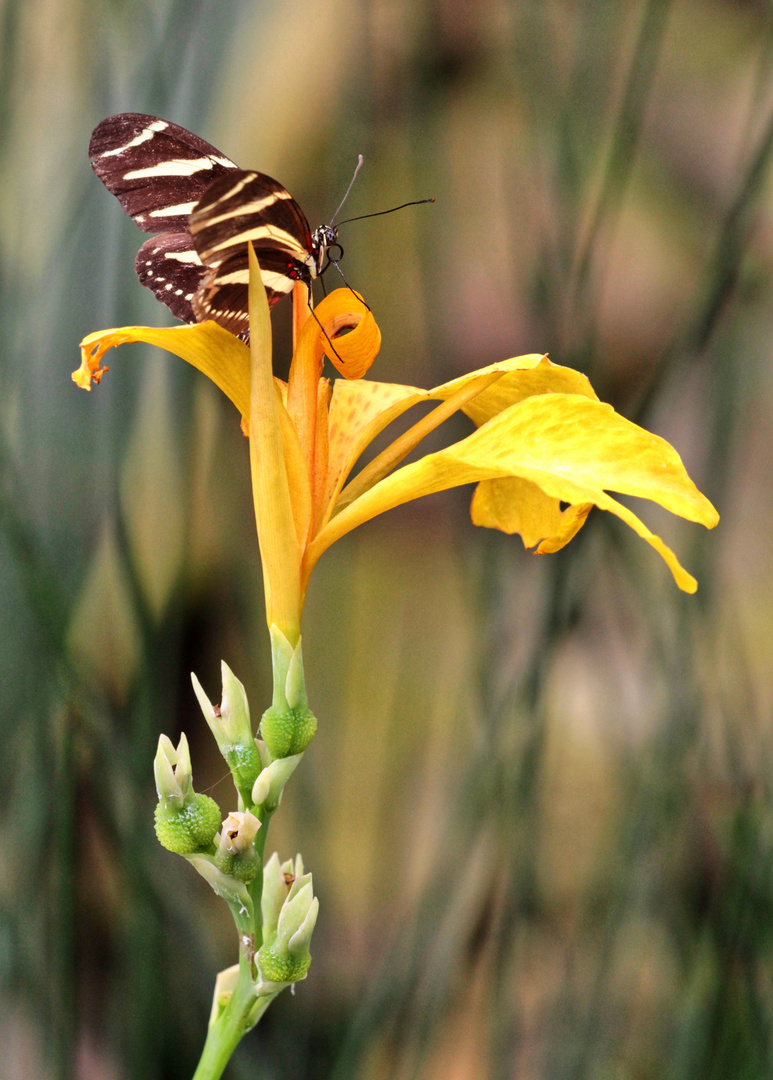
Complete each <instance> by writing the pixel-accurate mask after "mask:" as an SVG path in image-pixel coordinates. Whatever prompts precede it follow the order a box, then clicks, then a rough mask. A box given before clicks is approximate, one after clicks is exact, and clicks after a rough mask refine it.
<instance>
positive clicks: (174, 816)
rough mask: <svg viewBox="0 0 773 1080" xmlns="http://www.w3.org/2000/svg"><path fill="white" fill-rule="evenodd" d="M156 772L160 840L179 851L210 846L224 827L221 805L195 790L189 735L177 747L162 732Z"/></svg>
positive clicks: (184, 853)
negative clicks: (221, 818)
mask: <svg viewBox="0 0 773 1080" xmlns="http://www.w3.org/2000/svg"><path fill="white" fill-rule="evenodd" d="M153 772H154V774H155V777H156V790H157V791H158V805H157V806H156V813H155V821H156V836H157V837H158V840H159V843H160V844H161V845H162V846H163V847H165V848H166V849H167V851H174V852H175V853H176V854H178V855H190V854H192V853H193V852H195V851H201V850H202V849H203V848H206V847H208V846H209V845H210V844H211V843H212V840H213V839H214V837H215V834H216V833H217V830H218V828H219V827H220V807H219V806H218V805H217V803H216V802H215V800H214V799H210V798H209V796H208V795H197V794H196V792H195V791H194V790H193V780H192V775H191V757H190V752H189V750H188V740H187V739H186V738H185V735H181V736H180V742H179V744H178V746H177V749H176V750H175V748H174V745H173V743H172V741H171V739H169V738H168V737H167V736H166V735H161V736H160V738H159V740H158V750H157V752H156V757H155V760H154V762H153Z"/></svg>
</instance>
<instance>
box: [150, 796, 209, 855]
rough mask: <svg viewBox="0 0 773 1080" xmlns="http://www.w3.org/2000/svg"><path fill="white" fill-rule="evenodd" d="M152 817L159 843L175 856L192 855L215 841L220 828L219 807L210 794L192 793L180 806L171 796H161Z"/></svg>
mask: <svg viewBox="0 0 773 1080" xmlns="http://www.w3.org/2000/svg"><path fill="white" fill-rule="evenodd" d="M155 818H156V836H157V837H158V840H159V843H160V844H161V846H162V847H165V848H166V849H167V851H173V852H175V854H177V855H192V854H193V853H194V852H197V851H202V850H203V849H204V848H207V847H209V845H210V844H211V843H212V841H213V840H214V838H215V834H216V833H217V831H218V829H219V828H220V807H219V806H218V805H217V803H216V802H215V800H214V799H210V797H209V795H193V796H192V797H189V799H188V801H187V802H186V803H185V804H184V805H183V806H182V807H180V806H179V805H178V804H177V803H176V802H175V801H174V800H173V799H165V798H162V799H161V800H160V801H159V802H158V803H157V805H156V813H155Z"/></svg>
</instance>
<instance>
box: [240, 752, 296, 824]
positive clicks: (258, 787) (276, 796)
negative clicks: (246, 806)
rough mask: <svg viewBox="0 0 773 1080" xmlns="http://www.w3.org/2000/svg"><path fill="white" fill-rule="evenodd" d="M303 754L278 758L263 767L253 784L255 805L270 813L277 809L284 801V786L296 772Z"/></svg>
mask: <svg viewBox="0 0 773 1080" xmlns="http://www.w3.org/2000/svg"><path fill="white" fill-rule="evenodd" d="M301 756H302V755H301V754H294V755H293V756H292V757H285V758H278V759H277V760H276V761H272V762H271V764H270V765H269V766H268V767H267V768H265V769H263V771H262V772H261V773H260V775H259V776H258V779H257V780H256V781H255V783H254V784H253V785H252V801H253V803H254V805H255V806H263V807H265V809H266V810H268V812H269V813H273V812H274V810H276V808H277V806H279V804H280V802H281V801H282V791H283V790H284V786H285V784H286V783H287V781H288V780H289V779H290V777H291V776H292V774H293V773H294V772H295V770H296V768H297V766H298V762H299V761H300V760H301Z"/></svg>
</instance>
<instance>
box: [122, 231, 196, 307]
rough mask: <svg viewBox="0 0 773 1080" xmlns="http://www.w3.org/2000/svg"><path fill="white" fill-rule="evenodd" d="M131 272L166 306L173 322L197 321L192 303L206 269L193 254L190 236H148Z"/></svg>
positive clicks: (174, 234) (173, 234) (194, 253)
mask: <svg viewBox="0 0 773 1080" xmlns="http://www.w3.org/2000/svg"><path fill="white" fill-rule="evenodd" d="M134 269H135V270H136V271H137V277H138V278H139V279H140V282H141V283H142V284H143V285H144V286H145V287H146V288H148V289H150V290H151V291H152V292H153V294H154V296H155V297H156V298H157V299H158V300H160V301H161V303H162V304H166V306H167V307H168V308H169V310H170V311H171V312H172V314H173V315H174V317H175V318H176V319H182V321H183V322H187V323H192V322H196V321H197V319H196V314H195V312H194V310H193V307H192V306H191V301H192V299H193V297H194V294H195V293H196V290H197V289H198V288H199V286H200V285H201V283H202V281H203V280H204V278H205V276H206V273H207V268H206V266H202V264H201V260H200V259H199V257H198V255H197V254H196V251H195V249H194V247H193V244H192V243H191V237H190V233H182V232H179V233H162V234H161V236H151V238H150V239H149V240H146V241H145V243H144V244H143V245H142V247H141V248H140V250H139V251H138V252H137V258H136V259H135V261H134Z"/></svg>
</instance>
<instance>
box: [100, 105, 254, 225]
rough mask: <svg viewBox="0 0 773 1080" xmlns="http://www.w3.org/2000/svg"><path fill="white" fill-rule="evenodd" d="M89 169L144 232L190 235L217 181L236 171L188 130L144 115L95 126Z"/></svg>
mask: <svg viewBox="0 0 773 1080" xmlns="http://www.w3.org/2000/svg"><path fill="white" fill-rule="evenodd" d="M89 158H90V159H91V167H92V169H93V170H94V172H95V173H96V174H97V176H98V177H99V179H100V180H101V181H102V183H103V184H104V185H105V187H106V188H107V190H108V191H110V192H112V194H113V195H115V196H116V198H117V199H118V201H119V202H120V204H121V206H122V207H123V208H124V210H125V211H126V213H127V214H128V215H129V217H130V218H133V219H134V221H135V222H136V223H137V224H138V225H139V227H140V228H141V229H143V230H144V232H149V233H157V232H188V218H189V216H190V214H191V212H192V210H193V208H194V206H195V205H196V203H197V202H198V201H199V199H200V198H201V196H202V195H203V194H204V192H205V191H206V189H207V188H208V187H209V185H210V184H211V183H212V181H213V180H217V179H218V178H219V177H221V176H224V175H225V174H226V173H229V172H232V171H233V170H235V169H236V168H237V166H236V165H234V163H233V162H232V161H229V159H228V158H227V157H224V156H223V155H222V154H221V153H220V151H219V150H216V149H215V147H214V146H210V144H209V143H208V142H205V141H204V140H203V139H200V138H199V137H198V135H194V134H193V133H192V132H190V131H186V130H185V128H182V127H179V126H178V125H177V124H172V123H170V122H169V121H168V120H161V119H160V118H159V117H157V116H145V115H144V114H143V113H120V114H119V115H118V116H108V118H107V119H106V120H103V121H102V123H101V124H97V126H96V127H95V128H94V132H93V134H92V136H91V142H90V143H89Z"/></svg>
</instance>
